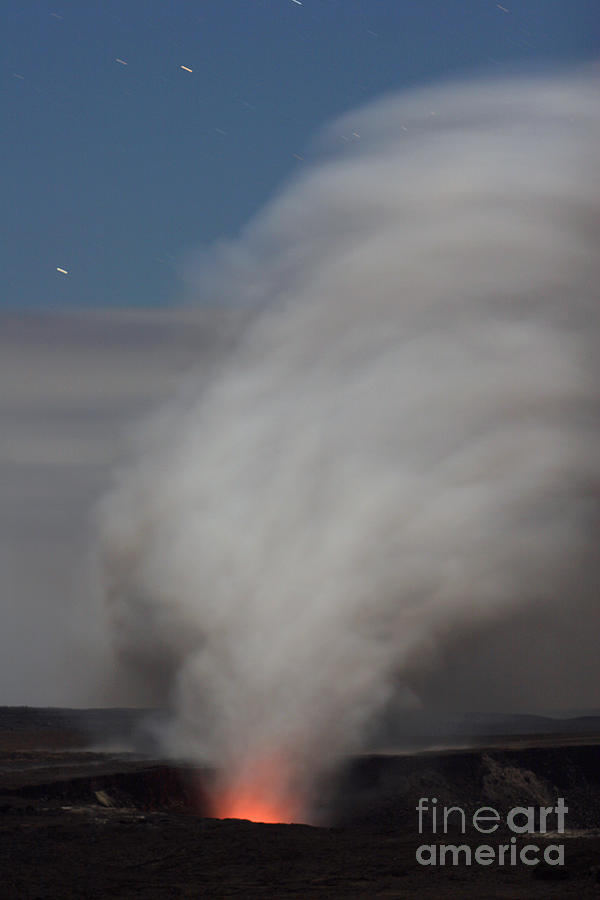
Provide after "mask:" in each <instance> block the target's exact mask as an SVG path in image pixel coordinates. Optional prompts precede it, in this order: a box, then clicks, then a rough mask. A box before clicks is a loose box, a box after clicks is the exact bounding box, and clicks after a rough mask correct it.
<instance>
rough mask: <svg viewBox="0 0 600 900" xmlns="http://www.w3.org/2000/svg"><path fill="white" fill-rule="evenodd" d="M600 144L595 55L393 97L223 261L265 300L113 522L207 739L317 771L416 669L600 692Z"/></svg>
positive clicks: (120, 490)
mask: <svg viewBox="0 0 600 900" xmlns="http://www.w3.org/2000/svg"><path fill="white" fill-rule="evenodd" d="M348 133H351V134H353V140H351V141H350V140H347V141H346V142H342V141H341V140H340V135H342V136H344V135H345V136H347V135H348ZM599 137H600V106H599V103H598V85H597V80H596V79H595V78H594V77H593V76H591V75H587V74H578V75H574V76H570V75H559V76H556V77H552V76H544V77H535V78H529V79H527V78H522V79H518V78H514V79H509V80H505V81H497V82H488V83H485V82H472V83H466V84H458V85H452V86H442V87H439V88H428V89H425V90H419V91H417V92H414V93H412V94H408V95H405V96H402V95H400V96H395V97H389V98H386V99H385V100H384V101H382V102H381V103H378V104H376V105H374V106H371V107H367V108H365V109H362V110H358V111H357V112H355V113H352V114H350V115H349V116H347V117H346V118H345V119H343V120H342V121H341V122H338V123H336V124H334V125H333V127H332V128H331V129H330V130H329V132H328V135H326V136H325V138H324V142H325V143H324V149H323V151H322V153H323V155H322V157H321V159H320V161H319V162H318V163H317V164H316V165H314V166H312V167H310V168H308V169H307V170H306V171H305V173H304V174H303V175H301V176H300V177H298V178H297V179H296V180H295V181H294V182H292V183H291V184H290V185H289V186H288V187H287V188H286V189H285V190H284V191H283V192H282V193H281V194H280V195H279V196H278V197H276V198H275V199H274V201H273V202H272V203H271V204H269V205H268V206H267V207H266V208H265V210H264V211H263V212H262V213H261V214H260V215H259V216H258V217H257V218H256V219H254V220H253V221H252V222H251V223H250V224H249V225H248V227H247V228H246V229H245V231H244V233H243V234H242V236H241V238H240V239H239V240H238V241H236V242H232V243H229V244H222V245H221V246H220V247H219V248H217V249H216V250H215V254H214V256H213V258H212V259H211V258H210V257H209V261H208V262H207V264H206V268H205V270H204V272H205V275H204V278H205V280H204V281H203V280H202V275H199V276H198V277H199V291H200V293H201V294H202V295H208V296H211V297H218V296H220V294H223V295H225V296H227V297H234V298H236V299H237V301H238V302H239V303H240V304H242V305H244V304H248V303H251V304H256V303H258V305H259V307H260V310H261V312H260V314H259V315H257V317H256V319H255V320H254V321H253V323H252V325H251V327H249V328H248V330H247V332H246V334H245V337H244V339H243V341H241V342H240V345H239V346H238V348H237V351H236V353H235V355H233V356H232V357H231V358H230V359H229V360H227V361H226V362H225V363H224V364H223V365H222V366H221V367H219V369H218V371H217V372H216V373H215V374H214V376H213V377H212V379H210V380H209V381H208V382H206V381H202V382H198V381H195V380H194V379H191V380H190V381H189V382H188V383H187V385H186V387H185V391H184V394H183V395H180V397H179V398H178V399H175V400H174V401H172V402H171V403H170V404H167V405H166V406H165V407H163V408H162V409H161V410H159V411H158V412H157V414H156V415H155V416H154V417H153V419H152V420H151V421H150V422H149V423H148V425H147V427H146V429H145V431H144V433H143V437H142V438H141V439H140V441H139V452H138V456H137V458H135V459H134V460H133V462H132V464H131V466H130V467H129V468H128V469H126V470H124V471H122V472H121V473H120V475H119V477H118V479H117V481H116V485H115V487H114V490H113V491H112V493H111V494H110V495H109V497H108V498H107V500H106V502H105V506H104V513H103V524H102V557H103V565H104V578H105V587H106V591H107V598H108V606H109V610H110V613H111V615H112V616H113V619H114V622H115V624H116V628H115V640H116V643H117V645H118V647H119V648H120V650H121V652H122V653H123V654H124V655H125V656H126V657H127V658H128V659H130V660H133V661H134V662H136V663H137V664H138V665H139V667H140V669H141V670H143V671H146V672H152V671H154V672H156V673H158V681H162V682H163V685H164V687H165V688H166V690H167V691H168V692H169V693H170V697H171V701H172V703H173V706H174V710H175V714H176V720H175V724H174V730H173V734H172V736H171V740H172V747H173V748H174V749H175V750H176V751H177V752H182V751H185V752H188V753H189V754H190V755H192V756H195V757H196V758H205V759H208V760H210V761H212V762H215V763H218V764H219V765H220V766H221V767H222V768H223V770H224V772H225V775H224V778H225V779H227V778H229V779H230V781H231V783H237V782H238V781H239V778H240V777H241V775H240V773H244V772H246V771H247V769H248V766H249V767H250V769H251V768H252V765H255V766H256V770H257V771H261V770H262V767H264V760H265V759H271V758H272V754H273V753H274V754H275V756H276V757H277V758H280V757H284V758H285V760H286V766H291V768H292V770H293V772H294V776H293V777H294V778H300V779H301V778H303V777H304V776H306V777H307V778H308V783H309V784H310V783H311V779H312V778H313V777H316V774H318V772H319V771H320V769H321V767H322V766H324V765H327V764H328V762H329V761H331V760H332V759H335V758H336V757H337V755H339V754H340V753H342V752H346V751H347V750H348V749H349V748H351V747H353V746H356V741H357V740H359V739H360V737H361V735H362V734H363V732H364V729H365V728H366V726H367V723H368V721H369V718H370V717H371V716H372V715H373V713H374V712H376V711H377V710H378V709H380V708H381V707H382V706H383V705H384V704H385V703H386V702H389V701H390V698H392V697H394V696H395V694H396V692H397V691H398V690H400V691H402V692H403V697H404V698H405V699H406V698H409V697H410V698H412V700H413V701H419V700H421V701H425V702H430V703H431V702H433V703H435V702H444V703H456V704H458V705H460V704H461V703H463V702H464V701H465V697H461V691H462V690H463V688H464V685H465V682H468V688H467V690H466V697H467V698H468V702H469V703H470V704H473V705H477V706H479V707H480V708H486V707H487V708H489V707H490V706H491V705H494V706H496V707H498V706H501V705H504V704H511V705H516V704H519V705H525V704H526V705H528V706H529V707H530V708H531V707H536V706H539V705H543V706H545V707H547V706H549V705H552V704H553V702H555V701H556V700H557V698H560V701H559V702H562V703H568V702H571V703H572V704H574V705H578V706H581V705H584V704H590V703H591V702H592V701H593V702H595V703H600V696H599V695H598V684H599V683H600V680H599V679H598V678H597V677H596V678H595V680H594V681H593V682H592V681H591V680H590V674H591V672H594V673H595V674H596V675H597V674H598V671H597V670H598V663H597V660H596V655H594V659H593V660H591V659H590V657H589V653H590V650H591V647H590V642H589V640H588V638H587V635H588V634H589V633H596V631H597V626H598V614H597V608H596V607H597V604H596V598H597V585H598V560H597V552H596V542H597V524H598V485H599V484H600V462H599V460H600V455H599V454H598V433H597V426H598V420H597V413H598V399H599V388H598V385H599V384H600V382H599V380H598V370H597V358H598V357H597V339H598V295H597V286H598V284H599V283H600V259H599V256H598V252H597V251H598V224H599V212H600V205H599V194H598V186H599V185H600V178H599V175H600V172H599V163H598V159H599V156H598V147H599V146H600V144H599ZM341 144H343V146H341V147H340V145H341ZM322 146H323V145H322ZM520 617H521V618H520ZM568 619H572V620H575V621H577V619H580V620H581V626H580V625H579V624H577V625H576V626H574V627H571V628H570V629H568V630H567V631H566V632H564V631H563V630H562V629H563V626H564V623H565V621H566V620H568ZM511 621H512V622H513V623H514V627H515V629H517V632H518V629H519V627H520V626H522V627H523V629H524V630H523V631H522V635H521V637H523V636H524V635H528V636H529V637H533V638H534V640H529V637H528V639H527V641H525V640H522V639H521V638H518V639H517V640H518V645H519V646H521V647H522V648H524V647H526V648H527V653H528V654H529V659H528V661H527V662H526V663H516V662H515V659H514V654H513V652H512V650H511V642H512V640H513V637H514V635H513V632H512V630H511V628H507V627H506V623H507V622H511ZM565 634H566V635H567V640H568V642H569V644H568V646H564V639H565V638H564V635H565ZM536 635H539V636H540V639H539V640H536V639H535V638H536ZM561 639H562V643H561ZM558 647H560V648H561V652H562V654H563V659H564V660H567V662H565V663H564V664H563V665H562V666H557V667H553V666H552V665H550V661H551V660H552V659H553V658H554V654H555V653H556V650H557V648H558ZM474 648H476V650H477V652H476V653H474V652H473V650H474ZM487 648H489V652H488V650H487ZM466 654H470V655H471V657H472V660H473V665H472V666H471V665H470V664H469V660H468V658H466V657H465V655H466ZM582 654H583V658H582ZM538 665H539V666H541V669H542V671H543V672H544V673H545V677H544V678H543V679H540V678H539V677H537V676H535V675H532V676H531V677H527V673H528V669H529V667H536V666H538ZM567 670H570V672H567ZM482 672H484V673H485V677H484V678H483V679H480V675H481V673H482ZM514 672H518V673H519V681H518V691H517V690H516V689H515V687H516V686H515V679H514V676H513V675H512V674H511V673H514ZM465 673H467V675H468V677H466V675H465ZM567 674H568V677H566V680H565V681H564V682H561V679H564V678H565V676H566V675H567ZM565 685H568V688H566V687H565ZM253 761H254V762H253ZM284 768H285V767H284ZM307 773H308V775H307ZM290 777H291V776H290ZM284 780H285V779H284ZM288 787H289V784H288ZM305 787H306V785H305ZM306 789H307V790H308V788H306ZM286 790H287V788H286V789H285V790H284V788H282V791H283V793H285V792H286Z"/></svg>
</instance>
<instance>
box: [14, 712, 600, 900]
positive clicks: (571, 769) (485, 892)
mask: <svg viewBox="0 0 600 900" xmlns="http://www.w3.org/2000/svg"><path fill="white" fill-rule="evenodd" d="M592 721H593V720H592ZM593 724H594V725H595V724H596V723H595V722H594V723H593ZM144 727H145V725H144V719H143V716H142V714H141V713H138V712H136V711H124V710H109V711H97V710H92V711H76V712H69V711H57V710H27V709H20V710H15V709H12V710H11V709H7V710H2V711H0V878H1V881H0V884H1V885H2V888H1V890H0V896H2V898H3V900H4V898H6V900H12V898H15V900H17V898H18V900H29V898H31V900H34V898H61V900H63V898H67V897H69V898H70V897H73V898H100V897H107V898H109V897H110V898H133V897H137V898H150V900H152V898H167V897H169V898H172V897H190V898H199V897H207V898H235V897H240V898H242V897H243V898H288V897H289V898H303V900H311V898H315V900H318V898H365V900H366V898H369V900H370V898H412V897H423V898H427V897H431V898H434V897H435V898H450V897H453V898H459V897H460V898H465V897H476V898H478V900H485V898H491V897H498V898H500V897H502V898H515V900H516V898H528V897H531V898H548V897H556V898H570V897H572V898H584V897H600V733H598V732H600V729H598V732H597V733H594V731H593V729H591V730H589V731H588V732H587V733H586V732H585V730H581V729H580V730H579V731H577V730H575V731H574V732H572V733H571V732H570V729H569V727H566V728H565V729H564V732H563V733H562V734H560V733H557V732H556V729H555V727H554V726H553V730H551V731H550V732H549V733H548V734H545V735H544V734H543V733H540V734H537V735H529V736H527V735H525V734H520V735H514V734H513V735H512V736H511V737H510V738H505V739H504V741H503V740H502V738H501V736H500V735H498V734H494V735H493V736H492V737H491V738H490V740H489V741H488V742H487V745H486V742H485V740H484V736H483V735H479V738H478V741H477V746H472V747H470V748H464V747H461V748H452V747H448V748H446V749H438V750H428V751H419V752H411V753H392V752H387V753H377V754H368V755H364V756H360V757H357V758H354V759H352V760H348V761H347V762H346V764H345V765H344V766H343V767H342V768H341V770H340V772H339V774H338V777H337V780H336V782H335V784H333V785H330V786H329V788H328V790H327V792H324V793H323V797H322V799H321V808H320V810H319V811H318V814H317V818H318V819H319V821H322V822H323V824H322V825H320V826H319V827H316V826H311V825H304V824H297V825H264V824H259V823H251V822H245V821H239V820H232V819H230V820H216V819H211V818H207V817H206V815H205V813H206V810H203V809H202V793H201V788H200V790H199V789H198V785H200V786H201V784H202V779H203V777H204V774H205V773H202V772H198V771H197V770H192V769H190V768H189V767H186V766H184V765H181V766H177V765H174V764H173V763H172V762H170V763H167V762H165V761H164V760H160V759H150V758H148V757H143V756H141V755H140V754H139V753H133V752H126V751H123V750H121V749H118V750H115V749H114V747H115V746H117V745H118V744H119V742H122V743H123V742H125V741H126V740H133V739H134V737H135V735H136V734H138V735H139V733H140V728H142V729H143V728H144ZM101 738H104V740H105V744H106V746H105V747H104V748H102V749H100V748H99V746H98V745H99V743H100V739H101ZM463 742H464V741H463ZM111 745H112V746H111ZM86 746H87V747H88V749H86ZM90 746H91V747H93V749H89V747H90ZM434 797H435V798H436V802H437V806H438V808H439V810H440V811H441V810H442V809H443V807H444V806H446V807H451V806H458V807H460V808H462V809H464V811H465V817H466V822H467V825H466V829H465V832H464V834H463V833H462V828H461V825H460V822H459V819H460V817H459V816H458V815H457V814H456V813H455V814H454V819H453V818H452V816H451V815H450V816H449V817H448V833H447V834H445V835H444V834H442V833H441V832H440V829H439V828H438V831H437V832H436V833H435V834H434V833H433V832H432V821H431V817H430V815H429V818H428V817H427V815H425V816H424V822H423V833H422V834H421V835H420V834H419V832H418V814H417V810H416V807H417V805H418V803H419V798H428V801H429V812H430V811H431V806H432V804H431V799H432V798H434ZM558 797H564V798H565V804H566V805H567V806H568V810H569V811H568V813H567V815H566V818H565V831H564V833H557V832H556V828H555V827H554V826H555V825H556V818H554V819H553V818H552V817H550V818H549V820H548V823H549V828H548V832H547V833H546V834H539V833H534V834H529V833H528V834H523V835H516V836H515V835H513V833H512V831H510V830H509V829H507V825H506V821H505V818H506V813H507V812H508V811H509V810H510V809H511V808H513V807H515V806H523V807H528V806H532V807H534V808H535V809H536V810H537V809H538V808H539V807H540V806H548V807H554V806H555V804H556V802H557V798H558ZM481 806H489V807H493V808H494V809H496V810H498V811H499V813H500V814H501V816H502V817H503V820H502V821H501V822H500V824H499V826H498V829H497V831H495V832H494V833H493V834H488V835H485V834H481V833H479V832H478V831H477V830H476V829H475V828H474V827H473V825H472V820H471V819H470V818H469V817H470V816H472V814H473V813H474V812H475V810H476V809H477V808H479V807H481ZM438 824H439V823H438ZM537 827H538V823H537V820H536V828H537ZM511 837H516V840H515V841H514V845H515V847H516V850H515V851H514V852H515V853H517V854H518V853H520V851H521V849H522V847H523V846H524V845H526V844H530V845H531V844H533V845H535V846H537V847H538V854H539V856H540V862H539V863H538V864H537V865H533V866H528V865H525V864H523V863H522V862H520V859H519V857H517V862H516V864H514V865H511V864H510V861H509V858H508V857H506V860H505V863H504V864H503V865H500V864H499V862H498V858H497V854H496V856H495V858H494V861H493V862H492V863H491V864H490V865H482V864H478V863H477V862H476V860H475V857H474V856H473V857H472V860H471V865H466V862H465V861H466V852H465V851H462V853H463V855H462V856H461V857H460V859H458V864H457V865H453V864H452V858H451V857H450V858H449V859H448V860H447V864H446V865H444V866H441V865H435V866H434V865H428V866H424V865H420V864H419V863H418V862H417V860H416V856H415V854H416V852H417V848H418V847H419V846H421V845H423V844H427V845H432V844H433V845H435V847H436V850H437V848H439V845H440V844H442V843H444V842H445V843H446V844H452V845H457V846H458V845H465V844H466V845H467V846H469V847H471V849H472V852H473V853H474V852H475V848H476V847H477V846H478V845H481V844H487V845H489V846H491V847H492V848H493V849H494V851H496V848H497V847H498V846H499V845H500V844H502V843H504V844H506V845H507V846H511V844H510V839H511ZM551 844H552V845H558V844H560V845H563V847H564V857H565V859H564V865H562V866H558V865H548V864H546V862H544V859H543V854H544V850H545V848H546V847H547V846H548V845H551Z"/></svg>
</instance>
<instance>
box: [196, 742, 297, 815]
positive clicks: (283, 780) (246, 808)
mask: <svg viewBox="0 0 600 900" xmlns="http://www.w3.org/2000/svg"><path fill="white" fill-rule="evenodd" d="M290 775H291V773H290V771H289V768H288V767H287V766H286V765H285V764H284V763H283V762H282V761H281V760H280V759H278V758H277V757H275V756H271V757H269V758H268V759H262V760H261V761H260V762H257V763H253V764H250V765H245V766H243V767H241V768H240V769H237V770H236V771H235V772H233V773H223V774H222V776H221V778H220V779H219V781H218V783H217V785H216V786H215V788H214V790H213V791H212V792H211V793H212V801H211V815H213V816H214V817H215V818H216V819H249V820H250V821H251V822H270V823H290V822H298V821H301V816H302V807H303V803H302V797H301V796H300V795H299V794H295V793H294V792H293V790H292V787H291V780H292V779H291V777H290Z"/></svg>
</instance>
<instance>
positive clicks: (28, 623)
mask: <svg viewBox="0 0 600 900" xmlns="http://www.w3.org/2000/svg"><path fill="white" fill-rule="evenodd" d="M226 319H227V317H224V316H223V315H222V314H220V313H215V312H211V311H210V310H205V311H203V312H202V313H201V314H197V313H191V312H190V311H187V312H181V311H179V312H176V311H171V312H163V313H159V312H150V311H148V312H128V311H97V312H87V313H78V312H75V311H69V312H62V313H55V314H51V315H43V314H36V313H29V314H27V313H23V314H21V313H16V312H4V313H2V314H0V383H1V384H2V392H1V396H0V422H1V423H2V427H1V430H0V590H1V593H2V598H3V604H4V609H5V616H4V619H3V628H2V633H1V635H0V686H1V689H0V703H4V704H20V703H26V704H29V705H36V704H38V705H44V704H54V705H61V706H65V705H69V704H71V705H78V704H84V705H85V704H92V703H98V702H102V700H103V699H106V697H107V694H106V690H107V687H108V686H107V680H108V679H109V675H108V674H107V671H108V670H109V669H110V668H112V660H111V651H110V643H109V640H108V636H107V623H106V618H105V615H104V610H103V607H102V603H101V600H100V598H99V596H98V593H97V592H96V590H95V585H94V582H93V581H92V580H91V576H90V553H89V549H90V544H91V543H92V536H91V535H92V529H91V526H90V519H91V510H92V508H93V506H94V504H95V502H96V501H97V499H98V497H99V496H100V495H101V494H102V493H103V492H104V491H106V489H107V485H108V475H109V471H110V469H111V467H112V466H113V465H114V464H115V463H116V462H117V461H118V460H119V459H120V458H121V457H122V455H123V453H124V452H125V451H126V449H127V447H128V446H129V434H130V431H131V429H132V423H133V422H134V421H136V420H137V418H138V417H140V416H142V415H143V413H144V412H145V411H147V410H148V409H149V408H153V407H154V405H155V404H156V403H157V402H158V401H159V400H160V398H161V397H164V396H166V395H167V394H169V393H170V392H172V391H173V390H174V389H175V387H176V385H177V384H178V382H179V379H180V378H181V376H182V374H183V372H184V371H185V370H186V369H188V368H189V367H191V366H193V365H195V364H197V363H199V361H200V360H205V361H206V362H207V363H210V360H211V359H212V357H213V355H214V353H215V351H216V350H217V348H218V347H222V346H223V342H224V340H225V335H226V333H228V325H227V321H226ZM120 696H121V699H122V700H124V701H126V700H127V699H128V696H129V699H134V700H135V697H133V696H132V695H131V694H129V695H128V694H127V691H126V690H123V692H122V694H121V695H120ZM109 699H113V700H114V699H118V698H117V697H116V695H112V697H109Z"/></svg>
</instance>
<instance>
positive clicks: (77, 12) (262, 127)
mask: <svg viewBox="0 0 600 900" xmlns="http://www.w3.org/2000/svg"><path fill="white" fill-rule="evenodd" d="M0 8H1V10H2V33H3V36H4V50H3V55H2V62H3V72H2V78H3V110H2V120H3V126H4V127H3V131H4V135H3V141H2V153H3V157H4V158H3V173H4V178H3V195H2V218H3V232H4V236H3V239H2V244H1V250H0V253H1V258H0V264H1V266H2V271H3V282H4V289H3V291H2V293H1V295H0V304H1V305H2V306H3V307H4V308H12V309H25V308H38V309H44V310H49V309H55V308H57V307H76V308H82V307H98V306H112V307H120V306H125V307H132V306H133V307H140V306H150V307H161V306H166V305H172V304H174V303H177V302H179V301H180V300H182V299H184V298H185V299H188V298H189V296H190V293H191V291H190V289H189V286H188V287H187V288H186V285H185V283H184V280H183V278H182V272H183V271H184V270H185V268H186V266H185V261H186V259H187V258H188V255H189V254H190V253H191V252H193V251H196V250H198V249H199V248H203V247H205V246H207V245H210V244H211V243H212V242H214V241H216V240H218V239H219V238H222V237H231V236H233V235H235V234H237V233H238V232H239V230H240V228H241V227H242V226H243V225H244V223H245V222H246V221H248V219H249V218H250V217H251V216H252V215H253V214H254V213H255V212H256V210H257V209H259V208H260V207H261V206H262V205H263V204H264V203H265V201H266V200H267V199H268V198H269V197H270V196H272V195H273V193H274V192H275V191H276V190H277V188H278V186H279V185H281V184H282V183H283V182H284V181H285V180H286V179H287V178H289V176H290V175H291V174H293V172H294V171H295V170H297V168H298V167H299V166H302V165H303V164H304V160H305V159H307V158H308V155H309V154H310V151H309V150H308V149H307V148H308V147H309V144H310V139H311V137H312V136H313V135H314V133H315V131H317V130H318V129H319V127H320V126H322V125H323V124H324V123H325V122H327V121H329V120H331V118H332V117H335V116H336V115H338V114H340V113H342V112H345V111H347V110H349V109H352V108H353V107H356V106H357V105H360V104H362V103H364V102H366V101H367V100H369V99H371V98H373V97H375V96H378V95H380V94H382V93H384V92H386V91H390V90H397V89H400V88H403V87H410V86H412V85H415V84H419V83H423V82H426V81H432V80H436V79H440V78H447V77H451V76H457V75H459V76H460V75H461V74H464V75H468V74H473V73H480V72H482V71H483V72H484V73H500V72H504V71H507V70H511V69H514V68H520V69H522V68H523V67H526V68H527V67H531V66H539V65H542V66H543V65H544V64H551V65H554V64H556V63H562V62H576V63H577V62H585V61H588V60H590V59H593V58H594V57H595V56H597V54H598V45H599V40H598V38H599V36H600V15H599V12H598V3H597V0H569V2H566V0H504V2H503V3H502V4H498V3H495V2H493V0H421V2H418V0H414V2H409V0H376V2H375V0H371V2H367V0H345V2H342V0H303V2H302V3H300V2H299V0H195V2H188V0H175V2H171V3H166V2H156V0H151V2H149V0H144V2H142V0H126V2H122V0H121V2H116V0H107V2H103V3H99V2H88V3H81V2H72V0H71V2H69V0H64V2H61V3H59V4H58V5H56V3H55V2H54V0H38V2H26V3H23V2H17V0H3V2H2V4H1V7H0ZM183 67H185V68H183ZM188 69H191V70H192V71H191V72H190V71H188ZM299 157H300V158H299ZM59 269H64V270H66V272H67V273H68V274H64V273H63V272H61V271H59ZM198 300H200V301H201V302H204V303H210V298H209V297H199V298H198Z"/></svg>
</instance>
